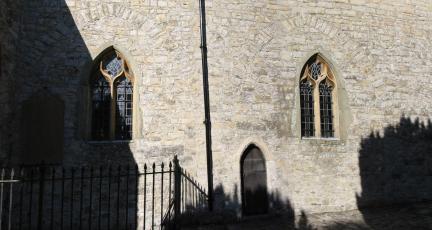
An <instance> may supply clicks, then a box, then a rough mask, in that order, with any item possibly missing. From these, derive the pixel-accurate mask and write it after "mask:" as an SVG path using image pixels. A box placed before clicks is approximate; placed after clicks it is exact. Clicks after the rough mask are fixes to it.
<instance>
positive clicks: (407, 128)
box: [326, 117, 432, 230]
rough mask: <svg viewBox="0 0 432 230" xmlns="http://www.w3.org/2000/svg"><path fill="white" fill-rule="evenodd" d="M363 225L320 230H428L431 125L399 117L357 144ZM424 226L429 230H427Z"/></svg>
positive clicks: (338, 225) (431, 185) (431, 187)
mask: <svg viewBox="0 0 432 230" xmlns="http://www.w3.org/2000/svg"><path fill="white" fill-rule="evenodd" d="M360 147H361V148H360V152H359V153H360V154H359V169H360V176H361V188H362V192H361V194H357V195H356V196H357V205H358V208H359V210H360V212H361V215H362V216H363V219H364V223H349V222H348V223H347V222H345V223H334V224H331V225H329V226H327V227H326V229H353V230H362V229H389V230H390V229H401V230H402V229H429V228H430V227H432V226H431V225H430V222H429V225H428V224H427V220H425V218H427V216H428V215H429V216H430V215H431V214H432V213H431V210H430V202H431V201H432V192H431V191H432V123H431V121H430V120H428V121H427V123H424V122H420V121H419V119H415V120H414V121H412V120H411V119H410V118H408V117H401V118H400V121H399V123H398V124H396V125H389V126H387V127H385V128H384V132H383V134H380V133H378V132H372V133H371V134H370V135H369V137H367V138H364V139H363V140H362V141H361V143H360ZM428 226H429V227H428Z"/></svg>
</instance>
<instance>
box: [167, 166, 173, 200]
mask: <svg viewBox="0 0 432 230" xmlns="http://www.w3.org/2000/svg"><path fill="white" fill-rule="evenodd" d="M171 171H172V162H171V161H170V163H169V172H168V174H169V175H168V176H169V181H168V184H169V187H168V202H170V203H171V192H172V191H171V183H172V178H171V176H172V175H171V174H172V172H171Z"/></svg>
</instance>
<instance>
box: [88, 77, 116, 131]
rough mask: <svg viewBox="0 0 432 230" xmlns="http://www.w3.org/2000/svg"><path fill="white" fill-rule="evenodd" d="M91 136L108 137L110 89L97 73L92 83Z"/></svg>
mask: <svg viewBox="0 0 432 230" xmlns="http://www.w3.org/2000/svg"><path fill="white" fill-rule="evenodd" d="M91 97H92V107H93V111H92V112H93V113H92V136H93V139H95V140H105V139H108V138H109V123H110V108H111V90H110V85H109V83H108V82H107V81H106V79H105V78H104V77H103V76H102V75H101V74H98V76H97V78H96V79H95V81H94V82H93V85H92V95H91Z"/></svg>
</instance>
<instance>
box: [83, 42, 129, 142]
mask: <svg viewBox="0 0 432 230" xmlns="http://www.w3.org/2000/svg"><path fill="white" fill-rule="evenodd" d="M90 86H91V111H92V116H91V120H92V126H91V127H92V130H91V135H92V139H94V140H114V139H116V140H131V139H132V120H133V119H132V109H133V88H134V87H133V86H134V78H133V75H132V73H131V72H130V70H129V66H128V63H127V61H126V60H125V58H124V56H123V55H122V54H121V53H120V52H118V51H117V50H114V49H110V50H108V51H106V52H104V53H103V54H102V55H101V58H99V60H98V61H97V62H96V63H95V68H94V69H93V72H92V77H91V82H90Z"/></svg>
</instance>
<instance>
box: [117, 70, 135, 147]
mask: <svg viewBox="0 0 432 230" xmlns="http://www.w3.org/2000/svg"><path fill="white" fill-rule="evenodd" d="M132 95H133V88H132V83H131V82H130V81H129V79H127V78H126V77H124V76H123V77H121V78H120V79H119V80H117V81H116V97H117V104H116V122H115V123H116V132H115V134H116V139H118V140H130V139H132Z"/></svg>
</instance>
